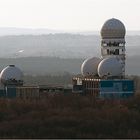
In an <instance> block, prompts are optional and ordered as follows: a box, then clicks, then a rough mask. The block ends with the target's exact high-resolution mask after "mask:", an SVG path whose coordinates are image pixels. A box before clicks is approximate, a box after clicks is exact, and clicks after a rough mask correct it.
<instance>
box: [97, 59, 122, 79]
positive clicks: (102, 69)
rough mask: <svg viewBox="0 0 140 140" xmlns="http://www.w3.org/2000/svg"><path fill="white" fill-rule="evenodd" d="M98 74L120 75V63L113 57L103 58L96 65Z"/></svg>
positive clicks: (101, 75)
mask: <svg viewBox="0 0 140 140" xmlns="http://www.w3.org/2000/svg"><path fill="white" fill-rule="evenodd" d="M98 75H99V76H100V77H103V76H121V75H122V64H121V63H120V62H119V60H118V59H117V58H115V57H109V58H105V59H103V60H102V61H101V62H100V63H99V65H98Z"/></svg>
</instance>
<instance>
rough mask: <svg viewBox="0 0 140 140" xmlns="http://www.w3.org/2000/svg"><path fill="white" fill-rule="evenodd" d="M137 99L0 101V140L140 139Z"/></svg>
mask: <svg viewBox="0 0 140 140" xmlns="http://www.w3.org/2000/svg"><path fill="white" fill-rule="evenodd" d="M139 124H140V95H136V96H135V97H134V98H131V99H127V100H95V99H94V98H93V97H92V96H79V95H72V94H71V95H61V94H56V95H54V96H47V97H46V98H43V99H37V100H20V99H15V100H8V99H0V138H140V125H139Z"/></svg>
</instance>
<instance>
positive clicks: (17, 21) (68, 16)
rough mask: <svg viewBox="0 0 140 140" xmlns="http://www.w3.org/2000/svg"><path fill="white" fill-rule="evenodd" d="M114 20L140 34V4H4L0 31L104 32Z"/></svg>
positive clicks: (5, 0)
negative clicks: (22, 29) (1, 29)
mask: <svg viewBox="0 0 140 140" xmlns="http://www.w3.org/2000/svg"><path fill="white" fill-rule="evenodd" d="M112 17H114V18H118V19H120V20H121V21H122V22H123V23H124V24H125V26H126V28H127V30H140V0H0V27H24V28H49V29H57V30H83V31H85V30H100V28H101V26H102V24H103V23H104V21H105V20H107V19H109V18H112Z"/></svg>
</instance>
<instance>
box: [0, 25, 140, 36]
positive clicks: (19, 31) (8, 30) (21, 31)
mask: <svg viewBox="0 0 140 140" xmlns="http://www.w3.org/2000/svg"><path fill="white" fill-rule="evenodd" d="M56 33H70V34H81V35H99V34H100V31H78V30H77V31H74V30H73V31H68V30H66V31H64V30H54V29H47V28H35V29H34V28H16V27H0V36H7V35H42V34H56ZM127 35H140V30H139V31H127Z"/></svg>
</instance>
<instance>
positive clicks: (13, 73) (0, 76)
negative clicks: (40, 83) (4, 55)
mask: <svg viewBox="0 0 140 140" xmlns="http://www.w3.org/2000/svg"><path fill="white" fill-rule="evenodd" d="M22 78H23V74H22V72H21V70H20V69H19V68H17V67H15V66H14V65H9V66H7V67H6V68H4V69H3V70H2V71H1V73H0V81H1V83H3V84H6V83H7V81H11V82H12V81H13V83H14V82H16V83H18V82H20V81H22Z"/></svg>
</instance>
